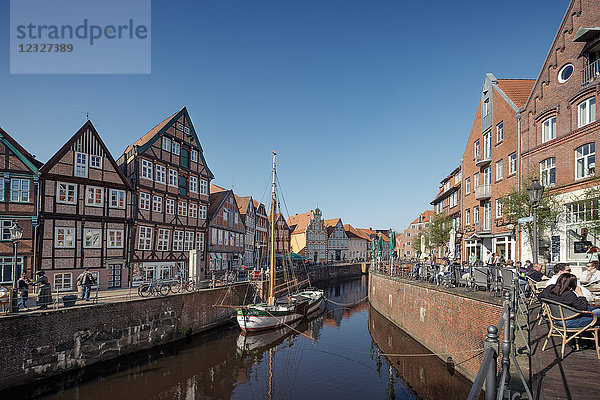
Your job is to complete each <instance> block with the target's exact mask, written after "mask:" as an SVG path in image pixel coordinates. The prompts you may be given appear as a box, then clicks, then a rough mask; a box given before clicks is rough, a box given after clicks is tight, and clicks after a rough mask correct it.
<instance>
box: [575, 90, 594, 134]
mask: <svg viewBox="0 0 600 400" xmlns="http://www.w3.org/2000/svg"><path fill="white" fill-rule="evenodd" d="M595 120H596V98H595V97H590V98H589V99H585V100H584V101H582V102H581V103H579V104H578V105H577V127H578V128H581V127H582V126H584V125H587V124H589V123H592V122H594V121H595Z"/></svg>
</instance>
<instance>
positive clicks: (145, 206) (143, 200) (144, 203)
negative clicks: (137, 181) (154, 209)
mask: <svg viewBox="0 0 600 400" xmlns="http://www.w3.org/2000/svg"><path fill="white" fill-rule="evenodd" d="M149 209H150V193H144V192H140V210H149Z"/></svg>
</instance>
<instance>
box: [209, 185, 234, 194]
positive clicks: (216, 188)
mask: <svg viewBox="0 0 600 400" xmlns="http://www.w3.org/2000/svg"><path fill="white" fill-rule="evenodd" d="M228 190H229V189H225V188H224V187H221V186H217V185H215V184H213V183H211V184H210V193H217V192H226V191H228Z"/></svg>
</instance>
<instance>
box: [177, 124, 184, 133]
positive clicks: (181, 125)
mask: <svg viewBox="0 0 600 400" xmlns="http://www.w3.org/2000/svg"><path fill="white" fill-rule="evenodd" d="M177 130H178V131H183V124H182V123H181V122H178V123H177Z"/></svg>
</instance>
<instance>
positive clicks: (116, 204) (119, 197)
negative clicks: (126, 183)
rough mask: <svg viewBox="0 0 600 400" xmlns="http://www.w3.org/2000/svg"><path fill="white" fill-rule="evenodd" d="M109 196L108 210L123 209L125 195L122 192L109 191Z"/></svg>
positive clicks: (117, 190)
mask: <svg viewBox="0 0 600 400" xmlns="http://www.w3.org/2000/svg"><path fill="white" fill-rule="evenodd" d="M109 194H110V202H109V207H110V208H120V209H124V208H125V203H126V199H127V193H125V191H124V190H119V189H110V190H109Z"/></svg>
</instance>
